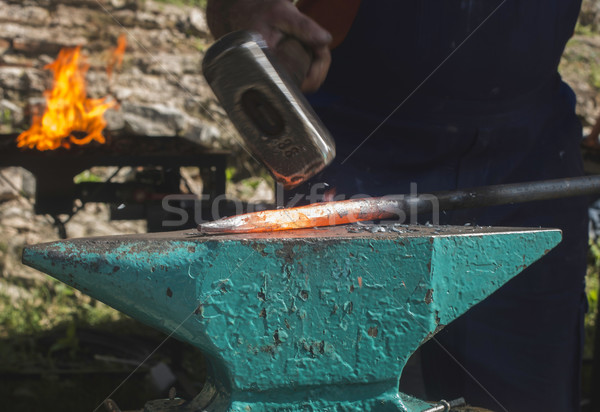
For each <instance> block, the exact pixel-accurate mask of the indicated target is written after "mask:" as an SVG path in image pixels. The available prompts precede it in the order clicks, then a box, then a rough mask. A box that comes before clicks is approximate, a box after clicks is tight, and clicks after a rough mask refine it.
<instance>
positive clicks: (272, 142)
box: [202, 31, 335, 189]
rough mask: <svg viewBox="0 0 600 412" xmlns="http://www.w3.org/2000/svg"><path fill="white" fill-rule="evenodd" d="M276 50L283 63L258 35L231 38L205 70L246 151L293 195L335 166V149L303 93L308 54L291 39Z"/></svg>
mask: <svg viewBox="0 0 600 412" xmlns="http://www.w3.org/2000/svg"><path fill="white" fill-rule="evenodd" d="M277 49H278V56H279V57H280V60H279V61H278V60H277V59H276V58H275V57H274V56H273V55H272V53H271V52H270V51H269V49H268V47H267V44H266V42H265V41H264V40H263V38H262V36H260V34H258V33H255V32H249V31H238V32H233V33H230V34H227V35H225V36H223V37H222V38H220V39H219V40H217V42H215V43H214V44H213V45H212V46H211V47H210V48H209V49H208V50H207V52H206V55H205V57H204V61H203V62H202V69H203V72H204V77H205V78H206V80H207V82H208V84H209V85H210V87H211V88H212V90H213V92H214V93H215V95H216V96H217V98H218V99H219V102H220V103H221V105H222V106H223V108H224V109H225V111H226V112H227V115H228V116H229V118H230V119H231V122H232V123H233V125H234V126H235V127H236V129H237V130H238V132H239V133H240V135H241V137H242V139H243V140H244V143H245V145H246V147H247V148H248V150H249V151H250V152H251V153H252V155H253V156H255V157H256V158H258V159H259V160H260V161H261V162H262V163H263V164H264V165H265V166H266V167H267V168H268V169H269V170H270V171H271V173H272V174H273V176H274V177H275V180H276V181H277V182H278V183H281V184H282V185H283V186H284V187H285V188H286V189H291V188H293V187H295V186H298V185H299V184H301V183H303V182H305V181H306V180H308V179H309V178H310V177H312V176H314V175H315V174H317V173H318V172H319V171H321V170H322V169H323V168H324V167H326V166H327V165H328V164H329V163H331V161H332V160H333V158H334V157H335V143H334V141H333V139H332V137H331V135H330V134H329V132H328V131H327V129H326V128H325V126H324V125H323V124H322V123H321V121H320V120H319V118H318V117H317V115H316V114H315V112H314V111H313V110H312V108H311V107H310V105H309V103H308V102H307V101H306V99H305V98H304V96H303V95H302V93H301V92H300V89H299V86H300V84H301V83H302V81H303V80H304V77H305V74H306V73H307V71H308V67H309V66H310V62H311V57H310V55H309V53H308V52H307V50H306V49H305V48H304V46H302V44H300V42H298V41H297V40H295V39H293V38H291V37H287V38H285V39H284V40H282V41H281V42H280V43H279V44H278V46H277ZM284 67H285V68H287V69H288V70H289V71H286V70H285V69H284Z"/></svg>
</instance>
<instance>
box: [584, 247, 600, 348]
mask: <svg viewBox="0 0 600 412" xmlns="http://www.w3.org/2000/svg"><path fill="white" fill-rule="evenodd" d="M585 283H586V286H585V288H586V293H587V297H588V304H589V310H588V313H587V314H586V315H585V347H584V351H583V356H584V357H585V358H591V357H592V356H593V355H594V347H593V343H594V335H595V331H596V321H597V319H598V291H599V288H600V285H599V284H600V242H598V241H596V242H590V251H589V258H588V270H587V276H586V280H585Z"/></svg>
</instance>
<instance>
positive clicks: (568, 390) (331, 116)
mask: <svg viewBox="0 0 600 412" xmlns="http://www.w3.org/2000/svg"><path fill="white" fill-rule="evenodd" d="M313 103H314V105H315V108H316V110H317V113H318V114H319V116H320V117H321V119H322V120H323V121H324V122H325V123H326V124H327V126H328V127H329V128H330V130H331V132H332V133H333V135H334V137H335V139H336V142H337V146H338V155H337V158H336V160H335V161H334V164H332V165H331V166H330V167H329V168H327V169H326V170H325V171H324V172H322V173H321V174H320V175H319V176H317V177H316V178H315V179H313V181H312V183H313V184H314V183H315V182H325V183H327V184H328V185H329V187H334V188H335V190H336V194H337V195H338V196H340V195H345V196H346V197H350V196H352V195H356V194H364V195H371V196H382V195H389V194H402V193H408V192H409V190H410V184H411V182H413V183H416V184H417V189H418V192H419V193H430V192H433V191H437V190H449V189H456V188H468V187H474V186H481V185H491V184H501V183H513V182H526V181H533V180H541V179H552V178H561V177H571V176H580V175H582V174H583V170H582V163H581V158H580V152H579V142H580V139H581V127H580V124H579V122H578V120H577V118H576V116H575V113H574V99H573V95H572V92H571V90H570V89H569V88H568V87H567V86H566V85H565V84H563V83H562V82H561V81H560V79H559V77H558V75H556V76H555V77H554V78H553V79H552V81H550V82H547V83H546V84H544V85H543V87H541V88H539V89H538V90H535V91H534V92H532V93H530V94H528V95H526V96H522V97H520V98H518V99H512V100H507V101H504V102H499V101H496V102H494V103H493V104H491V103H490V104H488V105H486V104H477V105H473V104H467V103H461V102H458V101H456V102H439V101H437V102H436V101H426V100H419V99H414V100H413V101H412V102H411V103H410V104H407V106H406V107H405V108H404V110H402V111H399V114H398V115H396V116H393V117H392V118H391V119H389V121H387V122H386V123H385V124H384V125H383V126H382V127H381V128H380V129H379V130H378V131H377V133H375V134H373V135H372V136H371V137H370V138H369V139H368V140H367V141H366V142H364V144H363V145H362V146H361V148H360V149H358V150H356V151H355V152H354V153H353V154H351V153H352V152H353V151H354V150H355V148H356V147H357V146H358V144H360V143H361V142H363V140H364V139H365V137H366V136H368V135H369V134H370V133H371V132H372V131H373V130H374V129H375V128H376V127H377V126H378V125H379V124H380V123H381V121H382V119H383V116H381V115H380V114H377V113H375V112H372V111H370V109H369V106H368V104H365V105H364V106H361V105H358V106H357V105H356V104H355V103H348V102H347V101H344V100H343V99H340V98H338V97H335V98H334V97H332V96H331V95H327V93H325V92H324V93H321V94H320V95H317V96H315V97H314V98H313ZM436 105H438V106H439V105H442V106H444V107H443V110H440V111H439V113H443V114H432V113H431V111H425V110H423V108H424V107H434V106H436ZM469 105H470V106H469ZM390 111H391V110H390ZM309 190H310V189H309V185H307V186H304V187H301V188H299V189H298V190H297V192H300V193H308V192H309ZM440 221H441V223H445V224H458V225H463V224H465V223H471V224H478V225H497V226H520V227H553V228H560V229H562V231H563V241H562V243H561V244H560V245H559V246H558V247H557V248H556V249H554V250H553V251H552V252H551V253H549V254H548V255H547V256H545V257H544V258H542V259H541V260H540V261H538V262H536V263H534V264H533V265H532V266H531V267H529V268H528V269H526V270H525V271H524V272H522V273H521V274H519V275H518V276H517V277H516V278H514V279H513V280H511V281H510V282H509V283H508V284H506V285H505V286H503V287H502V288H501V289H500V290H498V291H497V292H496V293H494V294H493V295H492V296H490V297H489V298H488V299H486V300H485V301H483V302H482V303H480V304H479V305H477V306H476V307H474V308H472V309H471V310H470V311H469V312H467V313H466V314H465V315H464V316H462V317H461V318H459V319H457V320H456V321H454V322H453V323H452V324H450V325H448V326H447V327H446V328H445V329H443V330H442V331H441V332H440V333H439V334H438V335H437V336H436V339H437V341H438V342H439V344H441V345H443V347H444V348H445V349H447V350H448V351H449V352H450V353H451V354H452V356H453V357H455V358H456V360H457V361H458V363H460V365H461V366H459V365H458V364H457V362H455V361H454V360H453V359H451V357H450V356H448V354H447V353H445V351H443V350H441V349H440V346H439V345H438V344H436V342H435V341H429V342H428V343H426V344H425V345H424V347H423V348H422V352H421V355H422V356H421V357H422V362H423V369H424V378H425V383H426V389H427V393H428V397H429V399H432V400H438V399H451V398H456V397H460V396H464V397H465V398H466V400H467V401H468V402H469V403H470V404H472V405H475V406H481V407H487V408H490V409H492V410H498V411H501V410H503V408H506V410H508V411H511V412H513V411H542V410H543V411H576V410H578V407H579V405H578V404H579V385H580V362H581V352H582V337H583V315H584V312H585V310H586V302H587V301H586V299H585V295H584V276H585V270H586V251H587V199H586V198H581V197H580V198H569V199H561V200H554V201H544V202H535V203H527V204H515V205H509V206H502V207H491V208H484V209H471V210H461V211H456V212H452V213H442V215H441V216H440ZM506 253H519V251H518V250H507V251H506ZM463 368H464V369H466V370H467V371H468V373H469V374H471V375H472V376H469V375H468V374H467V373H465V371H464V369H463ZM482 388H485V389H482ZM490 394H491V395H492V396H490ZM494 398H495V399H494ZM498 402H499V403H500V404H501V406H500V405H499V404H498Z"/></svg>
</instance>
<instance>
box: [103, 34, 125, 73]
mask: <svg viewBox="0 0 600 412" xmlns="http://www.w3.org/2000/svg"><path fill="white" fill-rule="evenodd" d="M126 48H127V35H126V34H125V33H122V34H121V35H120V36H119V39H118V40H117V48H116V49H115V50H114V51H113V53H112V55H111V56H110V60H109V61H108V65H107V66H106V73H107V74H108V78H109V79H110V77H111V76H112V73H113V69H114V68H115V67H116V68H117V69H120V68H121V65H122V64H123V56H125V49H126Z"/></svg>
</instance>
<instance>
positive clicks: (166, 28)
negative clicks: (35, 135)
mask: <svg viewBox="0 0 600 412" xmlns="http://www.w3.org/2000/svg"><path fill="white" fill-rule="evenodd" d="M122 33H125V34H126V35H127V43H128V46H127V50H126V54H125V57H124V62H123V65H122V67H121V69H120V70H118V71H116V73H114V74H113V76H112V77H111V78H110V79H109V77H108V75H107V73H106V70H105V68H106V65H107V62H108V60H109V57H110V55H111V51H112V50H113V49H114V48H115V47H116V45H117V38H118V37H119V35H121V34H122ZM211 41H212V40H211V39H210V36H209V33H208V29H207V26H206V20H205V16H204V12H203V11H202V10H200V9H197V8H192V7H183V6H182V7H179V6H173V5H169V4H165V3H161V2H158V1H153V0H0V133H9V132H15V131H20V130H24V129H26V128H28V127H29V124H30V120H31V119H30V118H31V115H30V113H31V111H32V110H31V108H32V107H35V106H36V105H39V104H40V103H43V101H44V100H43V97H42V93H43V91H44V90H45V89H46V88H47V87H48V86H50V84H51V73H50V72H48V71H47V70H44V69H43V67H44V65H46V64H47V63H49V62H51V61H53V60H54V59H55V58H56V56H57V54H58V52H59V50H60V49H61V48H63V47H72V46H79V45H80V46H82V50H83V52H84V55H85V56H86V57H87V61H88V62H89V63H90V70H89V72H88V76H87V80H88V95H89V96H90V97H94V98H96V97H103V96H106V95H110V96H112V98H114V99H116V100H117V101H118V102H119V103H120V107H119V108H118V109H117V110H110V111H108V112H107V114H106V116H105V117H106V119H107V121H108V129H109V130H110V131H111V132H113V133H114V132H120V131H123V132H128V133H135V134H140V135H165V136H175V135H177V136H184V137H187V138H189V139H192V140H195V141H198V142H201V143H202V144H204V145H206V146H208V147H229V146H230V145H231V144H232V136H233V135H232V133H231V126H228V125H224V123H227V122H226V118H225V116H224V114H223V112H222V111H221V109H220V108H219V107H218V105H217V103H216V100H215V98H214V96H213V95H212V93H211V92H210V89H209V88H208V86H207V84H206V83H205V81H204V78H203V77H202V72H201V61H202V57H203V54H204V51H205V50H206V48H207V47H208V45H209V44H210V43H211ZM224 130H225V131H226V132H223V131H224Z"/></svg>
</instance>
